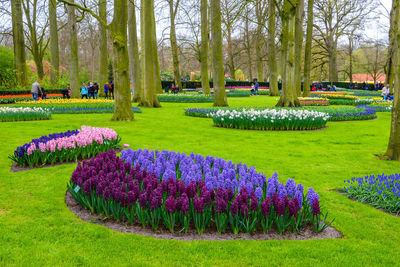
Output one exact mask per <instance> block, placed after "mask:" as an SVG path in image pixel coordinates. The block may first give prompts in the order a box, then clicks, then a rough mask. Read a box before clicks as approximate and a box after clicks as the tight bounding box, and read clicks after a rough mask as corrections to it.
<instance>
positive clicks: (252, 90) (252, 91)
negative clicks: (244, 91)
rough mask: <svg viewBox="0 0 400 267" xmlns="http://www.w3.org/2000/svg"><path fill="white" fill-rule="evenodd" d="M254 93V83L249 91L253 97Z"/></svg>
mask: <svg viewBox="0 0 400 267" xmlns="http://www.w3.org/2000/svg"><path fill="white" fill-rule="evenodd" d="M254 91H255V89H254V83H251V89H250V92H251V95H254Z"/></svg>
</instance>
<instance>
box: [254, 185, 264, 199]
mask: <svg viewBox="0 0 400 267" xmlns="http://www.w3.org/2000/svg"><path fill="white" fill-rule="evenodd" d="M254 193H255V194H256V197H257V199H258V200H261V199H262V197H263V191H262V188H261V187H257V188H256V190H255V191H254Z"/></svg>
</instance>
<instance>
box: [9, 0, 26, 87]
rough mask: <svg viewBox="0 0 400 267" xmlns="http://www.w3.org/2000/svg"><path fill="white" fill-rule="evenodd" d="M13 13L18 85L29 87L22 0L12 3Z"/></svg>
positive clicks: (14, 0) (15, 0)
mask: <svg viewBox="0 0 400 267" xmlns="http://www.w3.org/2000/svg"><path fill="white" fill-rule="evenodd" d="M11 11H12V28H13V43H14V60H15V70H16V77H17V84H18V85H20V86H27V83H28V81H27V69H26V54H25V38H24V28H23V27H24V25H23V21H22V4H21V0H13V1H11Z"/></svg>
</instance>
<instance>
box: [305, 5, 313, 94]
mask: <svg viewBox="0 0 400 267" xmlns="http://www.w3.org/2000/svg"><path fill="white" fill-rule="evenodd" d="M313 25H314V0H308V7H307V37H306V47H305V52H304V83H303V96H304V97H308V96H310V85H311V47H312V37H313Z"/></svg>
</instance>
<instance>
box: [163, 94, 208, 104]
mask: <svg viewBox="0 0 400 267" xmlns="http://www.w3.org/2000/svg"><path fill="white" fill-rule="evenodd" d="M158 100H159V101H161V102H178V103H204V102H214V98H213V97H208V96H203V95H193V94H162V95H158Z"/></svg>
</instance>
